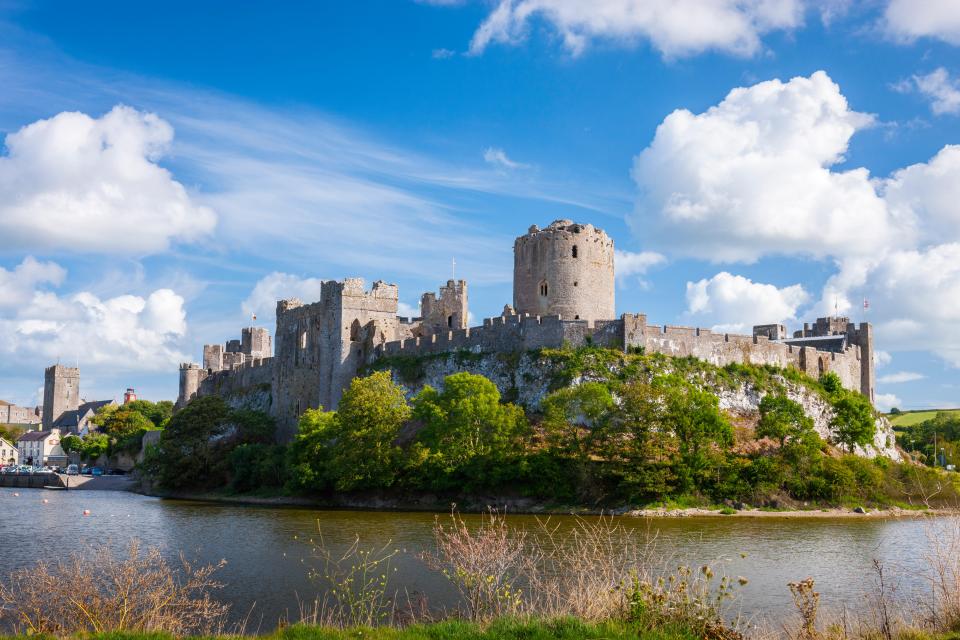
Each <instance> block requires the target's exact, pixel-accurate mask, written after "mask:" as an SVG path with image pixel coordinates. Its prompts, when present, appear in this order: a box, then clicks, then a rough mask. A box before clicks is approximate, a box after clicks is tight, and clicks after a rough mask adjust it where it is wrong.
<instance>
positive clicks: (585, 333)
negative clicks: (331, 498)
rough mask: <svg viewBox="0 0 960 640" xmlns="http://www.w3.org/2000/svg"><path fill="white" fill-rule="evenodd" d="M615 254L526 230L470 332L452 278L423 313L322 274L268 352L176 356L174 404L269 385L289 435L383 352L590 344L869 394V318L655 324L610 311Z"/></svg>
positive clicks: (233, 347)
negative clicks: (778, 371)
mask: <svg viewBox="0 0 960 640" xmlns="http://www.w3.org/2000/svg"><path fill="white" fill-rule="evenodd" d="M613 256H614V250H613V241H612V240H611V239H610V237H609V236H607V234H606V233H604V232H603V231H602V230H600V229H597V228H595V227H593V226H592V225H589V224H587V225H581V224H576V223H574V222H572V221H570V220H557V221H555V222H553V223H551V224H550V225H549V226H548V227H547V228H546V229H540V228H539V227H537V226H536V225H534V226H532V227H530V229H529V231H528V233H527V234H525V235H523V236H520V237H518V238H517V239H516V241H515V243H514V288H513V306H512V307H511V306H510V305H506V306H505V307H504V312H503V315H502V316H500V317H495V318H488V319H485V320H484V321H483V325H482V326H478V327H471V328H468V327H467V317H468V308H467V283H466V282H465V281H464V280H458V281H454V280H448V281H447V283H446V285H445V286H441V287H440V289H439V296H438V295H437V294H435V293H426V294H424V295H423V296H422V298H421V311H422V317H420V318H401V317H398V316H397V307H398V299H399V295H398V290H397V286H396V285H393V284H387V283H385V282H382V281H377V282H375V283H373V285H372V287H371V288H370V289H369V290H366V289H365V288H364V283H363V280H361V279H359V278H348V279H346V280H343V281H325V282H324V283H323V284H322V286H321V295H320V300H319V301H316V302H313V303H309V304H304V303H303V302H301V301H300V300H296V299H293V300H280V301H278V302H277V324H276V332H275V334H274V341H275V345H274V346H275V350H276V353H275V355H274V356H273V357H270V336H269V334H268V333H267V332H266V329H262V328H248V329H244V330H243V332H242V338H241V340H233V341H230V342H228V343H227V344H226V345H206V346H204V349H203V366H202V367H201V366H200V365H198V364H192V363H184V364H182V365H181V367H180V397H179V398H178V402H177V404H178V406H183V405H184V404H186V402H188V401H189V400H190V399H191V398H193V397H196V396H204V395H214V394H219V395H224V396H229V397H234V398H236V397H238V396H242V395H243V394H244V393H248V392H249V390H250V389H254V388H258V389H259V388H263V387H267V386H268V387H269V390H270V398H269V407H270V412H271V413H272V415H273V416H274V417H275V418H276V420H277V425H278V434H279V437H280V438H281V439H284V440H289V439H291V438H292V437H293V435H294V434H295V433H296V424H297V419H298V418H299V416H300V415H301V414H303V412H304V411H306V410H307V409H310V408H317V407H323V408H324V409H328V410H330V409H336V407H337V403H338V402H339V400H340V396H341V394H342V393H343V390H344V389H345V388H346V387H347V386H348V385H349V384H350V381H351V380H352V379H353V378H354V377H355V376H356V375H357V373H358V371H359V370H360V369H361V367H363V366H364V365H366V364H369V363H372V362H373V361H375V360H377V359H378V358H381V357H384V356H397V355H405V356H422V355H427V354H435V353H443V352H451V351H458V350H469V351H471V352H473V353H508V352H512V353H516V352H521V351H530V350H534V349H541V348H561V347H564V346H573V347H576V346H582V345H588V344H592V345H599V346H606V347H611V348H617V349H623V350H643V351H644V352H646V353H663V354H667V355H671V356H677V357H694V358H699V359H702V360H706V361H708V362H710V363H712V364H714V365H717V366H723V365H726V364H730V363H745V364H746V363H750V364H769V365H775V366H778V367H794V368H796V369H799V370H800V371H803V372H805V373H807V374H809V375H811V376H813V377H818V376H820V375H822V374H823V373H825V372H827V371H832V372H835V373H836V374H837V375H838V376H839V377H840V380H841V381H842V383H843V385H844V386H845V387H847V388H849V389H854V390H858V391H860V392H861V393H863V394H864V395H866V396H867V397H868V398H870V399H871V401H872V400H873V397H874V384H875V378H874V367H873V334H872V329H871V327H870V325H869V324H867V323H860V324H859V325H856V324H854V323H852V322H850V321H849V320H848V319H847V318H819V319H818V320H817V322H816V323H815V324H814V325H812V326H811V325H809V324H807V325H804V328H803V329H802V330H800V331H798V332H796V333H795V334H794V335H793V337H788V334H787V331H786V327H784V326H783V325H778V324H772V325H771V324H766V325H757V326H756V327H754V332H753V335H752V336H744V335H735V334H728V333H715V332H713V331H711V330H709V329H700V328H695V327H675V326H667V325H652V324H648V323H647V317H646V315H643V314H624V315H622V316H620V317H619V318H617V317H616V316H615V312H614V290H615V282H614V263H613ZM258 393H259V392H258ZM258 397H259V396H258Z"/></svg>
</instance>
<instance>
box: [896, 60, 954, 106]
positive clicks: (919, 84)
mask: <svg viewBox="0 0 960 640" xmlns="http://www.w3.org/2000/svg"><path fill="white" fill-rule="evenodd" d="M893 89H894V90H895V91H898V92H900V93H909V92H911V91H918V92H920V93H921V94H923V95H924V96H925V97H926V98H928V99H929V100H930V109H931V111H933V113H935V114H936V115H944V114H954V115H956V114H958V113H960V82H957V80H955V79H954V78H951V77H950V73H949V72H948V71H947V70H946V69H944V68H943V67H939V68H937V69H934V70H933V71H931V72H930V73H928V74H926V75H923V76H918V75H915V76H913V77H911V78H910V79H909V80H902V81H900V82H898V83H896V84H895V85H893Z"/></svg>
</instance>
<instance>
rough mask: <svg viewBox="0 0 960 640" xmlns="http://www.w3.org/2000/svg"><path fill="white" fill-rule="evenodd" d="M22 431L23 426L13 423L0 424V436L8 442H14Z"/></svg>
mask: <svg viewBox="0 0 960 640" xmlns="http://www.w3.org/2000/svg"><path fill="white" fill-rule="evenodd" d="M23 433H24V429H23V427H18V426H16V425H13V424H0V438H3V439H4V440H6V441H7V442H9V443H10V444H16V442H17V439H19V438H20V436H22V435H23Z"/></svg>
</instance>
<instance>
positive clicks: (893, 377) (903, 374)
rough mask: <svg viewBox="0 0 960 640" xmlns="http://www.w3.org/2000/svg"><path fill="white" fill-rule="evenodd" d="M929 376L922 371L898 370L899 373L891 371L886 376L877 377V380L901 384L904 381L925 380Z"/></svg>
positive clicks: (883, 382)
mask: <svg viewBox="0 0 960 640" xmlns="http://www.w3.org/2000/svg"><path fill="white" fill-rule="evenodd" d="M926 377H927V376H925V375H923V374H922V373H915V372H913V371H898V372H897V373H889V374H887V375H885V376H880V377H879V378H877V382H879V383H880V384H900V383H903V382H915V381H917V380H923V379H924V378H926Z"/></svg>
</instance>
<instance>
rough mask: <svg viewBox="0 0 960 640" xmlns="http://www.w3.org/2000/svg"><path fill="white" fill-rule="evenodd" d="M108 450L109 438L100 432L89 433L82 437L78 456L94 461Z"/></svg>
mask: <svg viewBox="0 0 960 640" xmlns="http://www.w3.org/2000/svg"><path fill="white" fill-rule="evenodd" d="M109 450H110V438H109V437H107V436H105V435H104V434H102V433H91V434H90V435H88V436H87V437H85V438H84V439H83V447H82V448H81V449H80V457H82V458H83V459H84V460H89V461H91V462H94V461H96V460H97V458H99V457H100V456H102V455H105V454H106V453H107V452H108V451H109Z"/></svg>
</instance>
